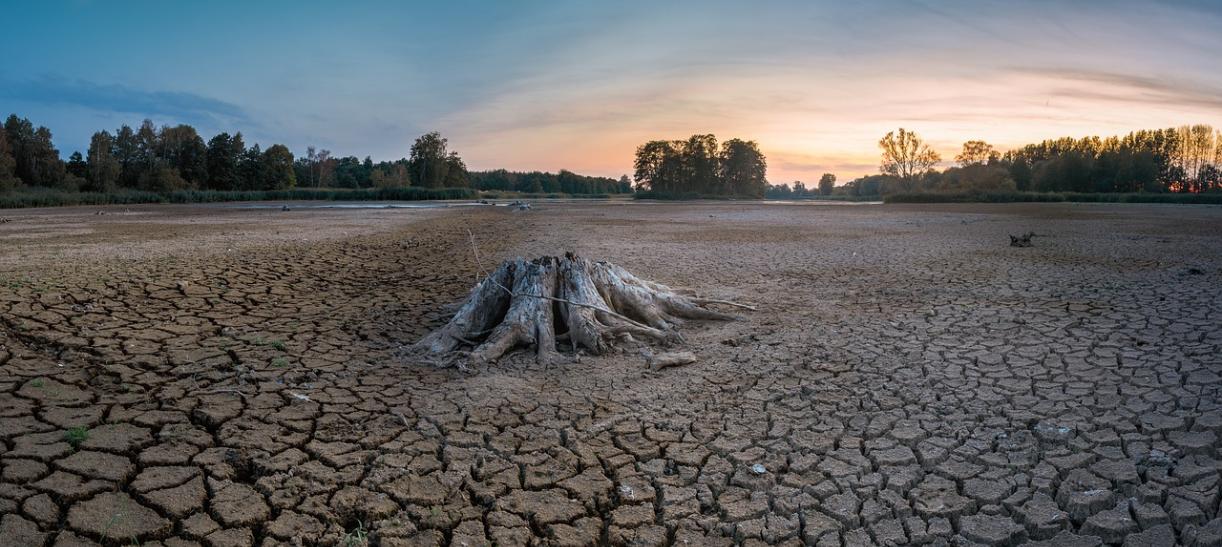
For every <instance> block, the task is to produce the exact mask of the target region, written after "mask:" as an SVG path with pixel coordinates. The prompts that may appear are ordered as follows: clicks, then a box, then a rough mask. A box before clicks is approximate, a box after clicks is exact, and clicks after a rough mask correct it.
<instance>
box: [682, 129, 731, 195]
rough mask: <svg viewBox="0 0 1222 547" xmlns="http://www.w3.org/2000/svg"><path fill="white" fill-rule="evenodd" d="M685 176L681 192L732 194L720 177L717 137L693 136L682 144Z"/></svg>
mask: <svg viewBox="0 0 1222 547" xmlns="http://www.w3.org/2000/svg"><path fill="white" fill-rule="evenodd" d="M681 148H682V149H681V151H680V154H682V157H683V160H682V163H683V176H682V178H681V181H682V182H681V184H680V188H679V190H680V191H681V192H698V193H705V194H725V193H732V192H730V190H729V188H726V187H724V180H723V179H722V178H721V177H720V176H719V173H718V171H719V158H718V154H717V137H715V136H713V135H711V134H708V135H692V136H691V137H689V138H688V139H687V141H685V142H684V143H683V144H682V147H681Z"/></svg>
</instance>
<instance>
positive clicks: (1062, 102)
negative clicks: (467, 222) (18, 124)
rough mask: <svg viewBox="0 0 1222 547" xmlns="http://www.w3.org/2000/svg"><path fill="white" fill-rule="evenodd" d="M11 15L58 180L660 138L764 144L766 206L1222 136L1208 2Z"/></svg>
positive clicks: (223, 6)
mask: <svg viewBox="0 0 1222 547" xmlns="http://www.w3.org/2000/svg"><path fill="white" fill-rule="evenodd" d="M346 4H349V5H344V4H341V3H321V2H320V3H313V2H305V1H297V2H279V1H259V2H229V1H211V2H164V1H156V2H155V1H147V2H143V1H121V0H116V1H112V2H101V1H87V0H70V1H57V0H46V1H40V2H25V1H17V0H0V13H3V14H4V17H5V19H7V21H6V23H5V25H4V28H5V31H4V32H3V33H0V112H3V115H7V114H8V113H10V112H13V113H17V114H18V115H20V116H22V117H28V118H30V119H31V121H33V122H34V123H35V124H36V125H45V126H47V127H49V128H50V129H51V130H52V132H53V134H54V137H55V143H56V145H57V146H58V147H59V148H60V150H61V153H62V155H63V156H65V157H66V156H67V155H68V154H70V153H71V152H72V151H76V150H80V151H82V152H84V151H85V149H86V147H87V146H88V142H89V137H90V135H92V133H93V132H94V131H97V130H100V129H109V130H111V131H113V130H114V128H116V127H118V126H119V125H121V124H124V123H126V124H129V125H132V126H136V125H138V124H139V123H140V121H141V120H143V119H144V118H150V119H152V120H153V121H154V122H155V123H157V124H158V125H163V124H170V125H173V124H178V123H189V124H191V125H194V126H195V127H196V128H197V129H198V130H199V131H200V133H201V134H202V135H203V136H204V138H205V139H207V138H210V137H211V136H212V135H214V134H216V133H218V132H221V131H228V132H234V131H241V132H242V133H243V134H244V135H245V136H246V142H247V143H248V144H249V143H251V142H259V143H261V144H263V146H264V147H266V146H267V145H269V144H272V143H283V144H287V145H288V146H289V147H290V148H291V149H292V150H293V151H294V153H297V154H303V153H304V152H305V149H306V146H308V145H315V146H317V147H319V148H325V149H329V150H331V151H332V152H333V154H336V155H341V156H343V155H356V156H360V157H364V156H366V155H370V156H372V157H373V158H374V159H375V160H383V159H397V158H400V157H403V156H406V155H407V154H408V150H409V147H410V146H411V143H412V141H413V140H414V139H415V138H416V137H417V136H419V135H421V134H423V133H425V132H427V131H434V130H436V131H440V132H441V133H442V134H443V136H445V137H447V138H448V139H449V143H450V148H451V149H452V150H456V151H457V152H459V153H460V154H461V155H462V157H463V158H464V160H465V161H466V163H467V165H468V167H469V168H471V169H495V168H507V169H511V170H536V169H537V170H548V171H556V170H559V169H569V170H572V171H576V172H579V173H583V174H592V175H606V176H615V177H618V176H619V175H621V174H629V175H631V173H632V159H633V152H634V150H635V149H636V147H637V146H638V145H640V144H641V143H643V142H645V141H648V140H652V139H678V138H686V137H687V136H689V135H692V134H696V133H714V134H715V135H717V137H718V138H719V139H721V140H727V139H729V138H743V139H749V140H755V141H757V142H758V143H759V145H760V148H761V150H762V151H763V152H764V154H765V155H766V156H767V158H768V168H769V169H768V178H769V180H770V181H772V182H774V183H780V182H789V181H792V180H803V181H807V182H808V183H812V182H814V181H817V180H818V178H819V176H820V175H821V174H822V173H825V172H831V173H834V174H836V175H837V176H838V177H839V179H840V180H841V181H845V180H849V179H851V178H854V177H857V176H861V175H865V174H872V173H875V172H877V169H878V147H877V142H878V139H879V138H880V137H881V136H882V135H884V134H885V133H886V132H887V131H890V130H893V129H896V128H898V127H905V128H908V129H910V130H914V131H916V132H917V133H918V134H920V135H921V136H923V137H924V138H925V139H926V140H927V141H928V142H929V143H930V144H931V145H933V147H934V148H935V149H936V150H938V151H939V152H941V153H942V156H943V157H944V158H946V159H947V160H949V159H951V158H953V156H954V154H955V153H956V152H957V150H958V149H959V147H960V146H961V144H962V142H963V141H965V140H971V139H983V140H986V141H988V142H990V143H993V144H994V145H996V146H997V147H999V148H1001V149H1006V148H1010V147H1015V146H1020V145H1022V144H1025V143H1028V142H1037V141H1040V140H1043V139H1045V138H1053V137H1060V136H1083V135H1112V134H1123V133H1127V132H1129V131H1132V130H1136V129H1145V128H1161V127H1170V126H1176V125H1182V124H1187V123H1208V124H1212V125H1214V126H1215V127H1222V33H1220V31H1219V29H1222V2H1217V1H1208V0H1205V1H1188V0H1185V1H1179V2H1137V1H1125V0H1112V1H1095V0H1077V1H1073V2H1069V1H1044V0H1027V1H1022V2H1014V1H1011V0H1006V1H993V0H974V1H957V0H956V1H939V0H921V1H901V0H877V1H862V2H843V1H821V0H806V1H767V0H760V1H752V2H743V1H734V2H730V1H721V0H700V1H688V0H674V1H669V2H656V1H624V2H605V1H586V0H556V1H547V2H545V1H532V0H512V1H500V0H496V1H492V0H490V1H484V2H480V1H474V0H453V1H448V2H428V3H424V2H391V1H387V2H373V1H368V2H349V3H346Z"/></svg>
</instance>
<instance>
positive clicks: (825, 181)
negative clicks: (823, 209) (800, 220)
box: [819, 173, 836, 196]
mask: <svg viewBox="0 0 1222 547" xmlns="http://www.w3.org/2000/svg"><path fill="white" fill-rule="evenodd" d="M835 187H836V175H833V174H831V173H824V174H823V176H822V177H819V193H820V194H823V195H825V196H830V195H832V189H833V188H835Z"/></svg>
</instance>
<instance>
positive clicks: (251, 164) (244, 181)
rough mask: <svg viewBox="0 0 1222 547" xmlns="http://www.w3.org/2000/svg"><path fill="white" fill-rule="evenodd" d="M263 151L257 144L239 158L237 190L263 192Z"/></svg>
mask: <svg viewBox="0 0 1222 547" xmlns="http://www.w3.org/2000/svg"><path fill="white" fill-rule="evenodd" d="M263 174H264V170H263V150H262V149H261V148H259V144H258V143H255V144H254V145H253V146H251V147H250V148H247V149H246V151H245V152H243V153H242V154H241V156H239V157H238V186H237V188H236V189H237V190H262V189H263V188H264V181H263Z"/></svg>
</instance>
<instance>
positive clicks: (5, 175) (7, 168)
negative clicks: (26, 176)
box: [0, 129, 21, 192]
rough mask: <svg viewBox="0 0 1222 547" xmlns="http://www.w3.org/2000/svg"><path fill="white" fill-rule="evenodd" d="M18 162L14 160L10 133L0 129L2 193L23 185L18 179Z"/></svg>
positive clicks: (0, 190)
mask: <svg viewBox="0 0 1222 547" xmlns="http://www.w3.org/2000/svg"><path fill="white" fill-rule="evenodd" d="M16 169H17V160H15V159H13V148H12V147H11V146H9V143H8V132H7V131H4V130H3V129H0V192H6V191H9V190H12V189H14V188H16V187H17V186H18V185H20V184H21V180H19V179H18V178H17V173H16Z"/></svg>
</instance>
